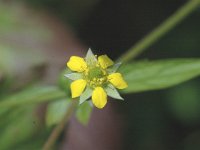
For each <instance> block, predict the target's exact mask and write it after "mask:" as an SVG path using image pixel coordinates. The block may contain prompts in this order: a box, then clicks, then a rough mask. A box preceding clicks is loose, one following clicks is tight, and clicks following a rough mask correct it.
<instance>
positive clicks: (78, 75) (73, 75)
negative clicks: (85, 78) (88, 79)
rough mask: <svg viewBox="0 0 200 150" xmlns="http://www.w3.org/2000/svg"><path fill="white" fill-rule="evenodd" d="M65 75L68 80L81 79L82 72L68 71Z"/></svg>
mask: <svg viewBox="0 0 200 150" xmlns="http://www.w3.org/2000/svg"><path fill="white" fill-rule="evenodd" d="M65 77H67V78H68V79H70V80H78V79H82V74H81V73H69V74H65Z"/></svg>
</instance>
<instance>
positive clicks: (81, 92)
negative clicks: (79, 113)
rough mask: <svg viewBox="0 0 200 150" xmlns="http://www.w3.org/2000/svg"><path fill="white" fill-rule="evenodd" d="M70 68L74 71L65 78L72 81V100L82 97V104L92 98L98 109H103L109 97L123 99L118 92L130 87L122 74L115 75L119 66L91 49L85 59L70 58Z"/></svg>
mask: <svg viewBox="0 0 200 150" xmlns="http://www.w3.org/2000/svg"><path fill="white" fill-rule="evenodd" d="M67 66H68V68H69V69H70V70H71V71H73V72H71V73H69V74H66V75H65V76H66V77H68V78H69V79H71V80H74V81H73V82H72V83H71V87H70V88H71V93H72V98H76V97H79V96H80V104H81V103H83V102H84V101H86V100H88V99H89V98H90V97H92V102H93V104H94V105H95V106H96V107H97V108H100V109H101V108H103V107H104V106H105V105H106V103H107V95H108V96H111V97H113V98H116V99H123V98H122V97H121V96H120V95H119V93H118V92H117V90H116V89H115V87H116V88H118V89H124V88H126V87H127V86H128V85H127V83H126V82H125V80H124V79H123V77H122V75H121V74H120V73H115V71H116V70H117V68H118V67H119V63H118V64H116V65H115V64H114V62H113V61H112V60H111V59H110V58H109V57H108V56H107V55H101V56H99V57H98V59H97V56H95V55H94V54H93V53H92V51H91V50H90V49H89V50H88V53H87V55H86V57H85V58H81V57H78V56H72V57H70V59H69V61H68V62H67Z"/></svg>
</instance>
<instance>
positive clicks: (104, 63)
mask: <svg viewBox="0 0 200 150" xmlns="http://www.w3.org/2000/svg"><path fill="white" fill-rule="evenodd" d="M98 62H99V64H100V66H101V67H102V68H103V69H106V68H108V67H110V66H112V65H113V64H114V63H113V61H112V60H111V59H110V58H109V57H108V56H107V55H101V56H99V57H98Z"/></svg>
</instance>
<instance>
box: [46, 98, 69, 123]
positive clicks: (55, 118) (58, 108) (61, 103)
mask: <svg viewBox="0 0 200 150" xmlns="http://www.w3.org/2000/svg"><path fill="white" fill-rule="evenodd" d="M69 104H70V100H67V99H62V100H58V101H54V102H51V103H50V104H49V105H48V108H47V112H46V124H47V126H52V125H56V124H58V123H59V122H60V121H61V120H62V119H63V117H64V116H65V114H66V112H67V110H68V107H69Z"/></svg>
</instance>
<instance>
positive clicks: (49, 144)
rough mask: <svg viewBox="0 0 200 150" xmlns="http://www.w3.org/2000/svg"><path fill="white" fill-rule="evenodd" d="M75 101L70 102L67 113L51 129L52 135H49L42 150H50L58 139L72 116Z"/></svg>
mask: <svg viewBox="0 0 200 150" xmlns="http://www.w3.org/2000/svg"><path fill="white" fill-rule="evenodd" d="M77 102H78V101H77V100H72V102H71V105H70V106H69V108H68V111H67V112H66V114H65V117H64V118H63V119H62V120H61V122H60V123H59V124H58V125H57V126H56V127H55V128H54V129H53V131H52V133H51V134H50V136H49V138H48V140H47V141H46V143H45V145H44V147H43V150H51V149H52V147H53V145H54V144H55V142H56V140H57V139H58V137H59V135H60V134H61V132H62V131H63V130H64V128H65V125H66V123H67V122H68V121H69V119H70V117H71V115H72V114H73V112H74V110H75V108H76V105H77Z"/></svg>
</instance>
